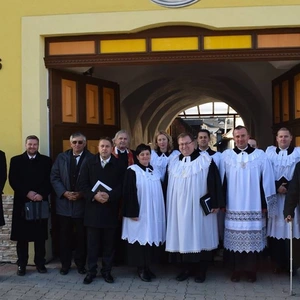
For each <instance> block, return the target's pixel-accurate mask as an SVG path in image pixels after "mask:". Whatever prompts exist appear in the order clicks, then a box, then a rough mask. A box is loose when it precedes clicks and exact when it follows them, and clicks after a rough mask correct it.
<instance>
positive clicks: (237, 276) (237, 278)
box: [230, 271, 241, 282]
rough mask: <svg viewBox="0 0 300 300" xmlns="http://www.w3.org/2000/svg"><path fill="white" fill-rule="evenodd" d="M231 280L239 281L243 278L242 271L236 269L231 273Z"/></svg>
mask: <svg viewBox="0 0 300 300" xmlns="http://www.w3.org/2000/svg"><path fill="white" fill-rule="evenodd" d="M230 279H231V281H232V282H239V281H240V280H241V273H240V272H237V271H234V272H233V273H232V275H231V278H230Z"/></svg>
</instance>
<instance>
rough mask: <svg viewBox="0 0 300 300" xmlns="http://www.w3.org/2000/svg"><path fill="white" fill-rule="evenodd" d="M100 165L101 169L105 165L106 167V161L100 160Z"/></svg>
mask: <svg viewBox="0 0 300 300" xmlns="http://www.w3.org/2000/svg"><path fill="white" fill-rule="evenodd" d="M101 165H102V168H104V167H105V165H106V160H102V161H101Z"/></svg>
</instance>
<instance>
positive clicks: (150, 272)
mask: <svg viewBox="0 0 300 300" xmlns="http://www.w3.org/2000/svg"><path fill="white" fill-rule="evenodd" d="M146 272H147V273H148V274H149V276H150V278H151V279H154V278H156V275H155V274H154V273H153V272H152V271H151V270H150V268H147V269H146Z"/></svg>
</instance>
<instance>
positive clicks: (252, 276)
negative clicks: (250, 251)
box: [247, 272, 256, 282]
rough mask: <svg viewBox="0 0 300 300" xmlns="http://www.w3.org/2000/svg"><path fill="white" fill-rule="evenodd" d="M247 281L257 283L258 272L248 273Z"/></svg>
mask: <svg viewBox="0 0 300 300" xmlns="http://www.w3.org/2000/svg"><path fill="white" fill-rule="evenodd" d="M247 277H248V278H247V281H248V282H255V281H256V272H247Z"/></svg>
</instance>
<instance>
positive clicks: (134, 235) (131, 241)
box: [122, 144, 166, 282]
mask: <svg viewBox="0 0 300 300" xmlns="http://www.w3.org/2000/svg"><path fill="white" fill-rule="evenodd" d="M150 153H151V148H150V146H148V145H145V144H140V145H139V146H138V147H137V148H136V156H137V159H138V163H137V164H134V165H132V166H129V167H128V169H127V171H126V174H125V180H124V186H123V191H124V193H123V216H124V218H123V230H122V239H123V240H126V241H127V242H128V264H129V265H131V266H136V267H138V275H139V277H140V278H141V280H143V281H147V282H149V281H151V279H152V278H155V277H156V276H155V275H154V273H153V272H152V271H151V270H150V268H149V267H150V264H151V262H152V260H153V258H154V256H155V252H156V250H157V248H159V247H160V246H161V245H162V244H163V243H164V242H165V240H166V219H165V204H164V197H163V192H162V185H161V180H160V178H161V174H160V173H159V172H158V171H157V170H156V169H153V167H152V166H151V165H150V158H151V154H150Z"/></svg>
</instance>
